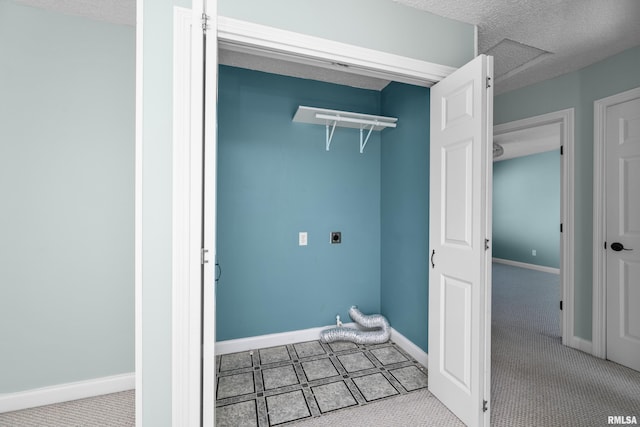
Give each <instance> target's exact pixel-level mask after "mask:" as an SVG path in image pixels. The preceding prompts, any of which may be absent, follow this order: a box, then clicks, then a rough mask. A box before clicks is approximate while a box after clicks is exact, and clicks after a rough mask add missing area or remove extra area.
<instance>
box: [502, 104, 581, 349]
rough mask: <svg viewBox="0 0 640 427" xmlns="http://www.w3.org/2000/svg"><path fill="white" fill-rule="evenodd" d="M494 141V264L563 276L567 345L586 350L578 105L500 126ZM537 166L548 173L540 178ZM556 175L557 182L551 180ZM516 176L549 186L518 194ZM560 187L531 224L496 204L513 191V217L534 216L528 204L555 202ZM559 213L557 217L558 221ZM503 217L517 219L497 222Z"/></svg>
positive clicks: (562, 317)
mask: <svg viewBox="0 0 640 427" xmlns="http://www.w3.org/2000/svg"><path fill="white" fill-rule="evenodd" d="M494 142H495V143H496V144H497V145H496V146H494V156H495V159H494V160H496V161H497V163H494V195H493V197H494V218H495V219H494V228H493V232H494V236H493V237H494V247H493V252H494V253H493V256H494V262H496V261H497V262H499V263H501V264H507V265H511V266H515V267H524V268H528V269H535V270H539V271H542V272H546V273H552V274H553V273H555V274H558V275H559V277H558V281H559V291H558V294H557V308H558V311H559V313H560V316H559V321H560V328H559V329H560V334H561V336H562V344H564V345H568V346H570V347H574V348H578V349H583V348H582V347H583V346H581V340H580V339H578V338H576V337H574V334H573V306H574V304H573V237H572V236H573V224H572V222H573V221H572V218H573V151H574V150H573V109H567V110H562V111H558V112H554V113H549V114H544V115H541V116H536V117H531V118H528V119H523V120H518V121H514V122H509V123H505V124H501V125H497V126H495V127H494ZM554 162H555V163H554ZM558 167H559V170H558ZM536 168H546V169H547V171H546V172H545V173H544V174H543V175H542V176H539V178H535V176H536V172H535V169H536ZM496 174H502V176H496ZM554 174H555V176H556V178H555V179H554V180H555V183H554V182H553V181H554V180H551V181H550V180H549V176H550V175H554ZM496 179H497V181H495V180H496ZM514 179H515V180H518V179H519V180H523V182H522V183H524V184H531V182H530V181H531V180H534V179H537V180H538V181H546V184H545V183H542V182H536V183H535V184H536V185H533V186H532V187H531V188H530V189H529V190H527V191H526V192H525V193H524V194H523V193H520V194H518V191H520V190H521V188H520V189H519V188H518V187H519V186H518V183H516V182H513V180H514ZM554 185H555V193H556V194H557V195H558V196H557V197H558V198H559V201H558V200H556V203H555V206H551V207H548V208H547V209H544V208H543V209H538V210H539V212H538V214H537V215H536V214H535V213H533V215H536V216H535V218H533V217H532V218H531V221H529V222H526V221H525V222H524V223H522V221H521V220H522V218H520V219H519V220H518V219H517V218H515V219H514V217H512V218H509V217H504V218H503V216H501V210H500V206H497V207H496V203H498V204H500V203H502V202H501V198H503V199H504V197H505V195H504V194H501V191H506V192H510V193H511V194H507V195H506V197H513V196H514V195H517V197H518V198H519V199H520V201H519V202H518V206H517V207H516V208H515V209H514V210H513V212H512V213H511V215H524V216H526V215H530V214H531V212H527V210H531V209H528V208H526V206H525V205H526V204H530V203H532V202H533V204H532V205H531V206H534V205H535V203H536V202H538V203H540V202H543V201H544V200H549V196H550V195H549V194H548V193H549V191H554V190H549V189H550V188H554ZM496 186H498V187H499V188H497V189H496ZM545 186H546V188H547V189H546V190H545ZM531 192H533V193H531ZM536 192H537V194H534V193H536ZM551 197H552V198H553V197H554V196H551ZM543 203H544V202H543ZM538 208H540V207H539V206H538ZM518 212H520V214H518ZM554 217H555V218H557V222H556V223H555V224H553V221H554V219H553V218H554ZM500 221H511V222H512V223H509V224H502V223H499V224H496V222H500ZM518 221H519V222H520V224H518ZM514 222H515V223H514ZM554 228H555V230H556V232H555V233H554ZM509 230H511V233H512V234H516V233H515V232H514V230H516V231H517V235H516V238H515V239H514V238H513V236H511V237H505V233H506V234H508V233H509ZM527 239H528V240H527ZM553 240H555V241H553ZM533 246H540V247H543V248H545V249H542V250H541V249H540V248H539V247H533ZM583 350H584V349H583Z"/></svg>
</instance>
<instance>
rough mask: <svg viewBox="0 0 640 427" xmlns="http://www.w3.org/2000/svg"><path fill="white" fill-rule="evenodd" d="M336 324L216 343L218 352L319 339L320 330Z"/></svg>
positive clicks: (231, 351) (352, 325)
mask: <svg viewBox="0 0 640 427" xmlns="http://www.w3.org/2000/svg"><path fill="white" fill-rule="evenodd" d="M334 326H335V325H329V326H322V327H319V328H309V329H299V330H296V331H289V332H280V333H276V334H266V335H256V336H253V337H247V338H238V339H233V340H226V341H218V342H216V343H215V349H216V354H229V353H237V352H240V351H248V350H256V349H259V348H268V347H275V346H279V345H287V344H295V343H299V342H305V341H313V340H318V339H320V332H322V331H323V330H324V329H327V328H332V327H334ZM344 326H347V327H355V326H354V324H347V323H345V324H344Z"/></svg>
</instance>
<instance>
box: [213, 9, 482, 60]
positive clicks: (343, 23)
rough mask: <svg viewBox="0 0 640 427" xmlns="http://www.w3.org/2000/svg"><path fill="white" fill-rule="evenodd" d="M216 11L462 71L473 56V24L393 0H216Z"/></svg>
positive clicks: (224, 14) (223, 14)
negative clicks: (461, 68) (460, 68)
mask: <svg viewBox="0 0 640 427" xmlns="http://www.w3.org/2000/svg"><path fill="white" fill-rule="evenodd" d="M218 13H219V14H220V15H222V16H228V17H231V18H237V19H242V20H244V21H249V22H255V23H258V24H262V25H267V26H270V27H276V28H282V29H285V30H289V31H295V32H298V33H303V34H309V35H312V36H317V37H322V38H324V39H328V40H334V41H339V42H344V43H349V44H352V45H356V46H361V47H366V48H369V49H375V50H379V51H382V52H388V53H394V54H397V55H402V56H408V57H410V58H416V59H421V60H424V61H430V62H434V63H436V64H442V65H449V66H452V67H460V66H462V65H464V64H466V63H467V62H469V61H470V60H471V59H472V58H473V56H474V47H475V46H474V26H473V25H470V24H466V23H463V22H460V21H454V20H451V19H447V18H443V17H441V16H437V15H434V14H431V13H429V12H426V11H422V10H419V9H416V8H412V7H408V6H405V5H402V4H399V3H396V2H394V1H391V0H349V1H344V0H323V1H317V0H270V1H264V0H219V1H218Z"/></svg>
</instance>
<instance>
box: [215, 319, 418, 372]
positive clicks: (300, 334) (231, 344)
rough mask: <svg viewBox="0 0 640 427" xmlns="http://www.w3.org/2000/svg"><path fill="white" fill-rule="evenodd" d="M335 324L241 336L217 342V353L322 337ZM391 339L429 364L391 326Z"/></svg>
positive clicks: (416, 357) (348, 325) (346, 324)
mask: <svg viewBox="0 0 640 427" xmlns="http://www.w3.org/2000/svg"><path fill="white" fill-rule="evenodd" d="M343 326H346V327H350V328H356V327H357V325H356V324H355V323H344V324H343ZM333 327H335V325H328V326H323V327H319V328H309V329H300V330H296V331H290V332H281V333H277V334H267V335H257V336H254V337H247V338H239V339H233V340H227V341H218V342H216V343H215V348H216V354H230V353H238V352H241V351H249V350H257V349H260V348H269V347H276V346H280V345H287V344H296V343H300V342H306V341H314V340H318V339H320V332H322V331H323V330H325V329H327V328H333ZM391 341H393V342H394V343H396V344H397V345H398V346H399V347H400V348H401V349H403V350H404V351H406V352H407V353H409V354H410V355H411V357H413V358H414V359H416V360H417V361H418V362H419V363H421V364H422V365H424V366H428V355H427V353H426V352H425V351H424V350H422V349H421V348H420V347H418V346H417V345H415V344H414V343H413V342H412V341H411V340H409V339H408V338H406V337H405V336H404V335H402V334H401V333H400V332H398V331H397V330H395V329H393V328H391Z"/></svg>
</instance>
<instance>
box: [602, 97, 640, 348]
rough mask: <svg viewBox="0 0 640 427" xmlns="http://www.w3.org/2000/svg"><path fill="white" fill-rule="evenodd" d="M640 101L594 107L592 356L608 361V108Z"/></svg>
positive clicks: (609, 101)
mask: <svg viewBox="0 0 640 427" xmlns="http://www.w3.org/2000/svg"><path fill="white" fill-rule="evenodd" d="M638 97H640V87H638V88H635V89H631V90H628V91H625V92H621V93H618V94H616V95H612V96H608V97H606V98H602V99H599V100H597V101H594V103H593V122H594V126H593V314H592V333H591V343H592V354H593V355H594V356H596V357H600V358H603V359H605V358H606V357H607V339H606V338H607V298H606V292H607V289H606V284H607V268H606V260H607V255H606V251H605V249H604V242H605V241H606V232H607V215H606V209H605V205H604V203H605V195H604V192H605V188H606V179H607V170H606V168H605V130H606V129H605V119H606V112H607V108H609V107H611V106H613V105H616V104H620V103H623V102H627V101H629V100H632V99H634V98H638Z"/></svg>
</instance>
